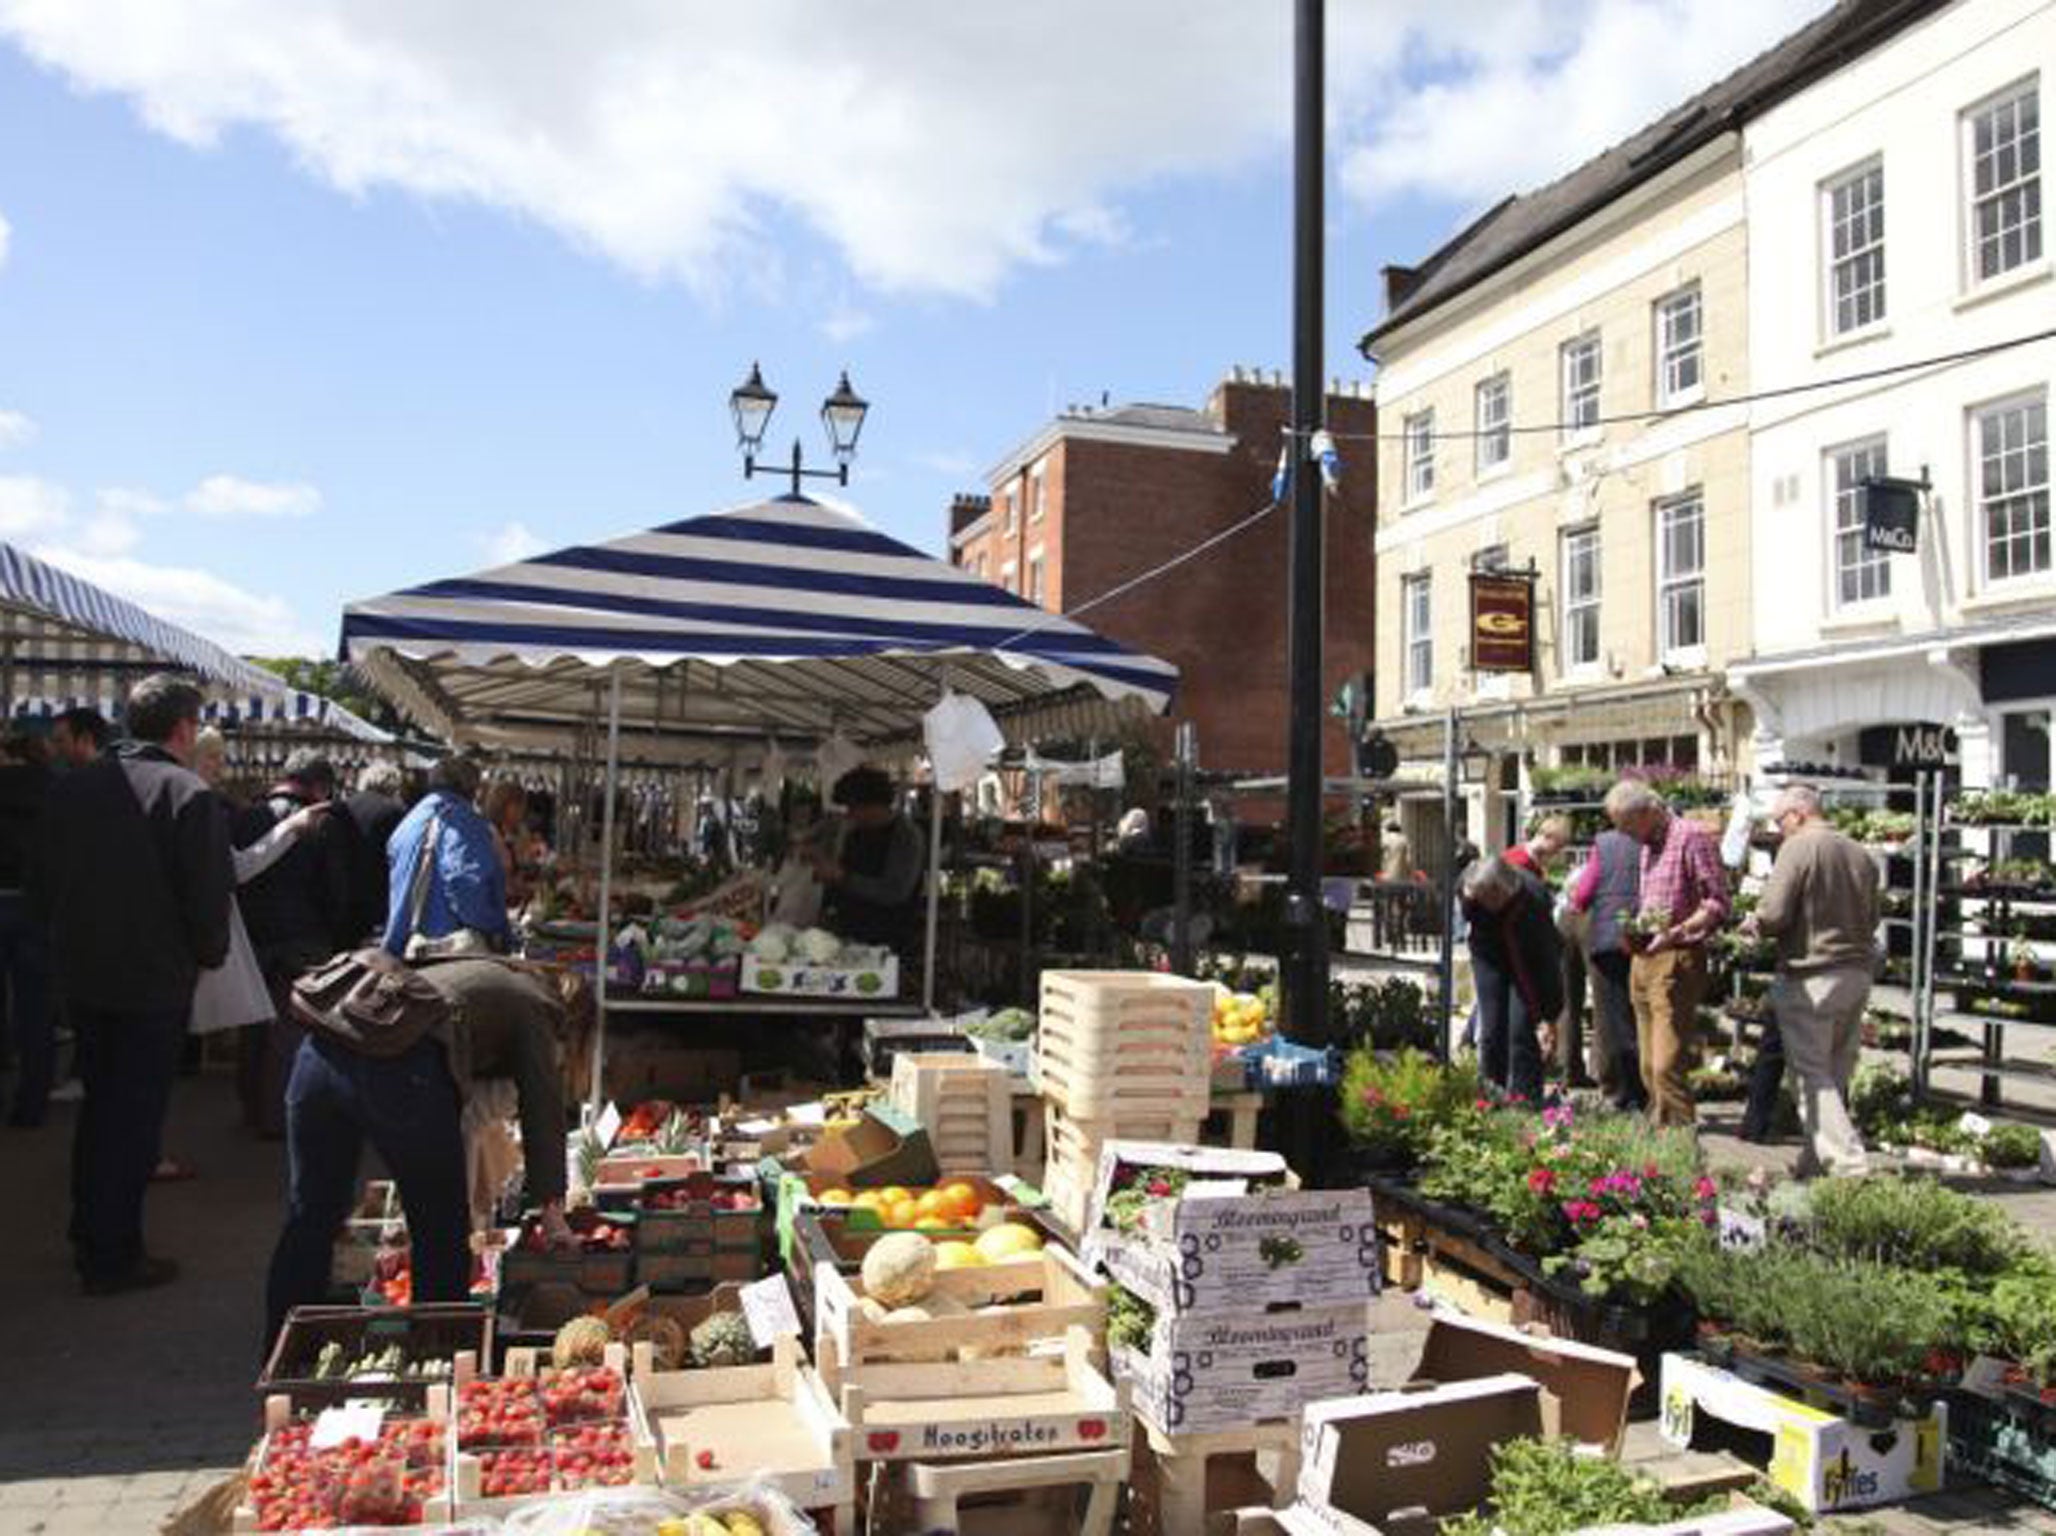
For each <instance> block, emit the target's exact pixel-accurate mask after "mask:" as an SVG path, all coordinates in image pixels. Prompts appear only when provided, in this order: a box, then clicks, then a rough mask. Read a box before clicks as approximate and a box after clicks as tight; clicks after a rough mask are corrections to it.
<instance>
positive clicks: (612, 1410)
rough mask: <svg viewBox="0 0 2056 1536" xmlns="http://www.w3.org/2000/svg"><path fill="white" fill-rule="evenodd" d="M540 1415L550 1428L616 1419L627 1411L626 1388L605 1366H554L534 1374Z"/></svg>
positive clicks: (619, 1377)
mask: <svg viewBox="0 0 2056 1536" xmlns="http://www.w3.org/2000/svg"><path fill="white" fill-rule="evenodd" d="M536 1389H537V1391H538V1392H539V1393H540V1395H541V1398H542V1406H543V1417H544V1418H545V1419H546V1420H547V1421H548V1423H549V1425H550V1427H551V1428H553V1429H554V1428H557V1427H558V1426H560V1425H565V1424H585V1423H590V1422H592V1421H595V1420H604V1419H618V1418H620V1417H621V1416H622V1414H623V1413H625V1412H626V1411H627V1402H628V1388H627V1384H626V1383H625V1382H624V1381H623V1380H622V1379H621V1373H620V1372H619V1371H617V1370H613V1369H612V1368H610V1367H608V1366H585V1367H578V1366H572V1367H569V1368H566V1369H563V1370H558V1369H556V1368H554V1367H552V1368H550V1369H548V1370H545V1371H542V1372H540V1373H539V1374H538V1375H537V1376H536Z"/></svg>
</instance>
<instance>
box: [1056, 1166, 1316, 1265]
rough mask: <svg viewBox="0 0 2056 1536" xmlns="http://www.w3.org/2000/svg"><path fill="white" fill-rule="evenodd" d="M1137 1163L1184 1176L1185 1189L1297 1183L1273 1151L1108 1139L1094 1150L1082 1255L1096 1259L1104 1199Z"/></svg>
mask: <svg viewBox="0 0 2056 1536" xmlns="http://www.w3.org/2000/svg"><path fill="white" fill-rule="evenodd" d="M1141 1168H1168V1169H1171V1170H1174V1171H1175V1172H1178V1173H1182V1174H1184V1175H1185V1176H1186V1178H1187V1180H1188V1182H1187V1185H1186V1188H1187V1189H1191V1187H1192V1186H1193V1185H1194V1184H1197V1185H1200V1186H1201V1189H1200V1193H1207V1192H1208V1191H1209V1189H1211V1190H1213V1191H1214V1192H1217V1193H1220V1194H1224V1195H1242V1194H1248V1193H1249V1192H1251V1191H1252V1190H1257V1189H1292V1188H1296V1187H1297V1186H1298V1180H1297V1179H1295V1178H1294V1177H1293V1173H1292V1170H1291V1169H1290V1168H1288V1167H1287V1166H1286V1165H1285V1159H1284V1158H1282V1157H1280V1156H1279V1155H1278V1154H1277V1153H1275V1152H1238V1151H1234V1150H1231V1149H1229V1148H1226V1147H1199V1146H1190V1145H1187V1144H1185V1143H1182V1142H1171V1141H1134V1140H1110V1141H1106V1142H1103V1143H1102V1144H1101V1145H1100V1149H1099V1166H1098V1168H1097V1169H1096V1170H1095V1171H1094V1174H1093V1185H1092V1199H1091V1202H1090V1204H1089V1205H1088V1206H1087V1208H1086V1213H1085V1231H1084V1232H1083V1234H1081V1240H1082V1242H1083V1244H1084V1253H1085V1257H1086V1258H1087V1259H1088V1260H1089V1261H1091V1262H1092V1263H1095V1264H1096V1263H1098V1262H1099V1261H1100V1240H1101V1238H1102V1236H1103V1235H1104V1234H1103V1230H1102V1229H1103V1228H1104V1227H1105V1226H1106V1214H1107V1200H1108V1198H1109V1197H1110V1196H1111V1195H1113V1193H1114V1192H1115V1187H1116V1181H1117V1180H1125V1179H1126V1178H1127V1176H1128V1175H1129V1173H1131V1172H1132V1171H1134V1170H1136V1169H1141Z"/></svg>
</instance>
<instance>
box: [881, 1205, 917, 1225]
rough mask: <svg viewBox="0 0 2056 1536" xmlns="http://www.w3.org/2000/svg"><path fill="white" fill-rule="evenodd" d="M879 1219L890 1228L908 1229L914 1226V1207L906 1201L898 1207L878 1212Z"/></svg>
mask: <svg viewBox="0 0 2056 1536" xmlns="http://www.w3.org/2000/svg"><path fill="white" fill-rule="evenodd" d="M878 1219H879V1220H880V1221H882V1222H884V1223H885V1224H886V1225H887V1226H888V1227H894V1228H901V1229H904V1228H907V1227H911V1226H913V1224H914V1207H913V1205H912V1204H911V1203H910V1202H908V1201H905V1200H902V1201H900V1203H899V1204H898V1205H888V1206H885V1207H883V1208H882V1209H881V1210H880V1211H879V1212H878Z"/></svg>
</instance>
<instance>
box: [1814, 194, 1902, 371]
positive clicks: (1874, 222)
mask: <svg viewBox="0 0 2056 1536" xmlns="http://www.w3.org/2000/svg"><path fill="white" fill-rule="evenodd" d="M1873 177H1875V178H1876V179H1877V193H1876V196H1875V197H1874V198H1872V199H1870V200H1868V201H1867V202H1866V203H1865V204H1864V205H1863V206H1862V207H1861V208H1852V209H1849V210H1847V211H1838V210H1837V208H1836V199H1837V198H1840V197H1842V196H1844V195H1845V194H1852V193H1854V192H1855V191H1856V190H1857V189H1858V188H1859V187H1863V186H1865V185H1867V184H1868V183H1869V182H1870V180H1871V178H1873ZM1885 206H1886V205H1885V162H1884V160H1883V158H1882V157H1880V156H1876V155H1873V156H1872V157H1871V158H1870V159H1868V160H1866V161H1864V162H1863V163H1862V164H1861V165H1853V166H1851V167H1850V168H1849V169H1848V170H1846V171H1844V172H1842V173H1841V174H1840V175H1839V176H1831V177H1829V178H1828V179H1827V180H1826V181H1824V182H1822V183H1821V184H1820V263H1821V274H1820V275H1821V295H1820V304H1821V334H1822V335H1823V336H1824V337H1826V338H1827V339H1828V340H1829V341H1840V340H1843V339H1844V338H1845V337H1851V336H1864V335H1867V334H1869V333H1870V332H1872V331H1874V330H1878V329H1880V328H1881V327H1883V325H1884V324H1885V317H1886V316H1887V314H1888V313H1889V312H1890V311H1889V309H1888V308H1887V306H1888V304H1889V303H1890V299H1891V290H1890V288H1889V287H1888V286H1887V283H1888V281H1889V279H1888V269H1887V267H1886V265H1885ZM1859 215H1861V216H1862V218H1863V229H1862V233H1863V234H1865V235H1868V236H1869V237H1870V238H1869V239H1868V240H1867V241H1866V242H1865V243H1864V244H1862V245H1855V244H1852V245H1851V246H1850V247H1849V248H1848V249H1847V250H1838V249H1837V242H1838V241H1839V239H1840V238H1841V236H1842V234H1843V233H1844V231H1845V230H1846V231H1848V232H1849V233H1850V234H1851V235H1852V236H1854V235H1855V234H1856V233H1857V229H1856V226H1857V219H1858V216H1859ZM1861 269H1867V270H1868V273H1869V277H1868V280H1867V281H1863V282H1862V283H1861V284H1860V285H1856V286H1852V287H1851V288H1850V289H1849V292H1848V293H1847V294H1846V295H1845V294H1843V293H1842V292H1841V290H1840V286H1839V280H1840V278H1841V276H1842V275H1843V273H1844V272H1847V273H1849V274H1850V275H1851V276H1852V279H1853V278H1854V276H1855V274H1856V273H1857V272H1858V271H1859V270H1861ZM1845 297H1847V298H1849V299H1850V300H1851V303H1852V307H1854V308H1857V309H1864V308H1868V310H1869V313H1867V314H1864V315H1863V316H1862V317H1861V318H1859V319H1852V320H1851V321H1850V323H1849V324H1847V325H1844V324H1843V323H1842V301H1843V299H1844V298H1845Z"/></svg>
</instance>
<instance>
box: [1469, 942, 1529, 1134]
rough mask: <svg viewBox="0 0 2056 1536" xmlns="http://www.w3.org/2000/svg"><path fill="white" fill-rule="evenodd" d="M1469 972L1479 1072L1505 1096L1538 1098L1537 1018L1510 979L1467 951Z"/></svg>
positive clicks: (1495, 967)
mask: <svg viewBox="0 0 2056 1536" xmlns="http://www.w3.org/2000/svg"><path fill="white" fill-rule="evenodd" d="M1471 976H1472V979H1473V981H1474V982H1475V984H1476V986H1477V991H1478V1012H1477V1019H1478V1071H1479V1073H1480V1074H1481V1075H1482V1076H1483V1077H1484V1079H1485V1081H1486V1082H1488V1083H1490V1084H1492V1085H1493V1086H1494V1087H1495V1088H1498V1089H1499V1090H1500V1091H1501V1092H1503V1093H1505V1094H1506V1095H1507V1096H1508V1097H1510V1098H1517V1099H1526V1100H1527V1101H1528V1102H1529V1103H1530V1104H1539V1103H1540V1102H1541V1100H1542V1043H1541V1041H1540V1040H1539V1039H1537V1038H1536V1033H1535V1031H1536V1026H1537V1023H1538V1021H1537V1020H1536V1019H1535V1018H1534V1017H1533V1016H1532V1015H1531V1014H1530V1013H1529V1012H1528V1005H1527V1002H1526V1000H1525V999H1523V998H1522V996H1521V990H1520V988H1519V987H1517V986H1515V985H1514V983H1513V977H1512V976H1511V975H1509V974H1508V973H1507V972H1505V971H1502V970H1501V969H1500V968H1499V967H1498V966H1496V965H1494V964H1492V963H1491V962H1490V961H1488V960H1484V959H1481V958H1480V957H1479V956H1478V953H1477V952H1476V951H1475V950H1473V951H1472V952H1471Z"/></svg>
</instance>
